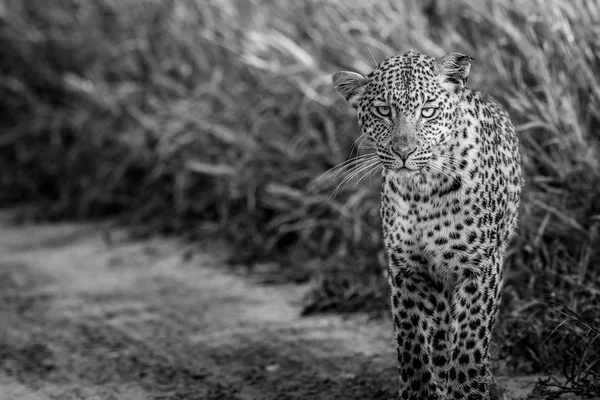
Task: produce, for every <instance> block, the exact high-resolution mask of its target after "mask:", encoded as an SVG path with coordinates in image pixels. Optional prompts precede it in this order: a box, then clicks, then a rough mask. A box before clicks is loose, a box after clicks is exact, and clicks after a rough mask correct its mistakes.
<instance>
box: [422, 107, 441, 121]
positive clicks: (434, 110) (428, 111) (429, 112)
mask: <svg viewBox="0 0 600 400" xmlns="http://www.w3.org/2000/svg"><path fill="white" fill-rule="evenodd" d="M439 110H440V109H439V108H438V107H425V108H423V109H421V116H422V117H423V118H427V119H431V118H434V117H436V116H437V114H438V112H439Z"/></svg>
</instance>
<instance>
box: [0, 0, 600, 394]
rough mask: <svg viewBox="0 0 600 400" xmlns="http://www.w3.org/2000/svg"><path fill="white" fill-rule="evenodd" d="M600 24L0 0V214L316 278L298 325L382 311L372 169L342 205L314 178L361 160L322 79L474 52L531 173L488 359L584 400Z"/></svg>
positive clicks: (372, 7)
mask: <svg viewBox="0 0 600 400" xmlns="http://www.w3.org/2000/svg"><path fill="white" fill-rule="evenodd" d="M598 21H600V6H599V5H598V3H597V2H595V1H592V0H589V1H586V0H575V1H566V0H565V1H559V0H550V1H543V0H534V1H527V0H501V1H492V0H487V1H477V2H475V1H467V0H462V1H443V0H439V1H435V0H428V1H423V2H420V1H416V0H406V1H397V0H381V1H377V2H368V1H358V0H349V1H342V0H319V1H318V0H308V1H302V2H290V1H285V0H272V1H259V0H240V1H233V0H199V1H191V0H190V1H185V0H177V1H159V0H126V1H121V0H97V1H85V0H54V1H52V2H34V1H27V0H26V1H23V0H5V1H4V2H2V3H0V69H1V74H0V113H1V115H2V117H3V118H2V119H1V120H0V124H1V127H0V171H1V174H0V202H1V204H3V205H6V206H8V205H22V204H30V205H31V207H30V208H29V210H30V212H31V213H32V215H33V216H35V217H37V218H44V219H60V218H73V217H75V218H80V219H83V218H96V217H104V216H107V215H118V216H121V218H122V219H123V221H126V222H128V223H133V224H135V225H136V226H138V227H143V229H144V230H145V231H147V232H162V233H176V234H190V235H194V236H197V237H204V236H206V235H209V234H211V235H212V234H220V235H224V236H225V237H226V238H227V239H228V240H229V241H231V242H232V243H234V245H235V246H236V247H235V248H236V249H238V250H239V251H238V252H237V253H236V257H237V260H238V261H244V262H245V263H249V262H252V261H254V260H268V259H277V260H284V262H282V272H281V273H283V274H284V276H287V278H286V279H293V280H306V279H310V280H312V281H313V282H314V290H313V291H312V292H311V293H310V294H309V295H308V297H307V298H306V312H314V311H323V310H342V311H353V310H356V309H365V308H367V309H371V310H374V309H377V310H384V309H385V308H384V307H383V306H382V305H383V304H385V303H386V302H387V292H386V290H387V289H386V282H385V279H384V277H383V276H382V271H383V265H384V263H385V261H384V257H383V255H382V249H381V244H380V228H379V221H378V203H379V201H378V184H379V182H378V177H377V176H372V177H371V176H369V177H365V179H362V180H361V181H360V182H358V178H360V177H361V176H357V177H355V179H348V180H347V181H346V182H343V183H344V184H348V188H347V189H345V190H343V191H340V193H339V194H337V195H336V196H332V193H333V192H334V191H335V190H336V187H337V186H338V185H339V184H340V182H341V181H342V178H341V177H339V176H337V178H336V177H334V178H329V179H320V180H317V178H318V177H319V176H320V175H322V174H323V173H324V172H325V171H327V170H329V169H330V168H332V167H334V166H336V165H338V164H339V163H341V162H344V161H345V160H347V159H348V158H349V157H352V156H355V155H356V154H357V150H356V148H357V147H358V146H354V147H352V144H353V143H355V141H356V140H357V139H358V138H357V136H358V133H357V132H358V129H357V125H356V122H355V116H354V115H353V112H352V110H351V109H349V107H348V106H347V105H346V104H345V103H344V101H343V100H342V99H340V98H339V97H338V96H337V95H336V94H335V93H334V92H333V89H332V88H331V84H330V79H331V74H332V73H333V72H335V71H338V70H340V69H350V70H355V71H358V72H363V73H366V72H368V71H369V70H370V69H371V68H372V67H373V66H374V65H375V61H374V60H378V61H381V60H383V59H384V58H386V57H389V56H391V55H394V54H399V53H403V52H405V51H407V50H409V49H413V50H415V51H420V52H423V53H425V54H428V55H431V56H440V55H443V54H445V53H446V52H449V51H460V52H464V53H468V54H471V55H473V57H474V58H475V59H476V61H475V63H474V65H473V69H472V73H471V77H470V80H469V83H470V86H471V87H474V88H477V89H478V90H482V91H486V92H489V93H491V94H493V95H494V96H495V97H496V98H497V99H498V100H499V101H500V102H501V103H503V104H504V105H505V107H506V108H507V109H508V110H509V112H510V114H511V115H512V117H513V120H514V122H515V126H516V129H517V131H518V134H519V136H520V139H521V143H522V152H523V166H524V169H525V173H526V181H527V184H526V188H525V192H524V196H523V204H522V210H521V217H520V225H519V230H518V235H517V238H516V239H515V241H514V244H513V246H512V247H511V249H510V252H509V254H508V257H507V262H506V264H507V265H506V268H507V272H506V275H505V276H506V288H505V295H504V300H503V301H504V307H503V309H502V312H501V316H500V320H499V323H498V329H497V341H499V342H501V343H503V351H502V353H501V356H502V357H505V358H507V359H508V360H509V362H510V363H511V364H512V365H514V366H515V367H517V368H520V369H521V370H524V369H525V370H528V371H551V370H555V369H556V368H561V367H562V368H563V369H564V372H565V375H566V376H567V377H569V380H568V381H567V382H566V383H565V384H564V385H563V387H562V389H561V390H572V391H577V390H580V391H581V390H583V392H581V393H584V394H585V393H586V392H585V391H586V390H587V391H588V392H589V393H591V392H590V391H592V390H600V389H598V388H597V387H596V389H593V388H592V386H593V385H590V384H589V382H590V381H593V380H594V379H596V380H597V379H600V339H599V337H600V335H599V333H598V332H599V331H598V329H599V328H598V327H599V325H600V309H599V307H598V306H597V304H598V302H599V301H600V273H599V268H598V265H599V263H600V238H599V229H600V75H599V74H598V72H597V71H600V58H599V57H600V56H599V54H600V48H599V47H600V41H599V40H598V29H597V22H598ZM365 147H366V148H363V150H362V151H363V152H364V151H365V150H368V146H365ZM349 164H352V162H350V163H349ZM339 175H341V176H344V174H343V172H341V173H340V174H339ZM346 176H347V175H346ZM340 189H341V188H340ZM582 388H583V389H582ZM594 393H596V394H598V392H594Z"/></svg>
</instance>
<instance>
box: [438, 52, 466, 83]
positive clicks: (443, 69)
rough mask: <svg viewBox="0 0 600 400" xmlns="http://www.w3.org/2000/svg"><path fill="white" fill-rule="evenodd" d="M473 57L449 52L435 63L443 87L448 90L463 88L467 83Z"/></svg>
mask: <svg viewBox="0 0 600 400" xmlns="http://www.w3.org/2000/svg"><path fill="white" fill-rule="evenodd" d="M471 61H474V59H473V57H471V56H467V55H465V54H461V53H449V54H446V55H445V56H443V57H440V58H438V59H436V60H435V61H434V63H433V67H434V69H435V72H437V74H438V76H439V78H440V84H441V85H442V87H444V88H446V89H448V90H456V89H462V88H463V87H465V85H466V84H467V79H468V78H469V71H470V70H471Z"/></svg>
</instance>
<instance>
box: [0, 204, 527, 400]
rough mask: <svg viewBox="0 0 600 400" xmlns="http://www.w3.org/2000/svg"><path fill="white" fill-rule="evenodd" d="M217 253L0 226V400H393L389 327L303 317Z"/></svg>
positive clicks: (514, 386)
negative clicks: (236, 273) (230, 266)
mask: <svg viewBox="0 0 600 400" xmlns="http://www.w3.org/2000/svg"><path fill="white" fill-rule="evenodd" d="M227 251H228V250H225V249H224V248H223V247H214V248H207V249H206V251H202V252H198V251H191V250H190V246H189V245H185V244H182V243H179V242H177V241H175V240H170V239H164V238H156V239H151V240H144V241H132V240H129V239H127V236H126V235H124V234H113V235H112V237H111V239H110V240H107V236H106V235H103V234H102V229H101V227H100V225H68V224H60V225H56V224H55V225H28V226H14V225H11V224H10V223H9V222H8V220H7V219H6V218H5V216H4V217H3V218H0V400H4V399H7V400H12V399H24V400H30V399H31V400H38V399H133V400H137V399H140V400H141V399H215V400H216V399H218V400H227V399H244V400H245V399H257V400H262V399H345V400H351V399H392V398H394V395H395V393H396V382H397V381H396V371H395V360H394V357H395V351H394V345H393V341H392V336H391V328H390V324H389V321H387V320H380V319H375V320H374V319H370V318H369V317H368V316H365V315H352V316H339V315H320V316H316V317H301V316H300V304H299V303H300V299H301V297H302V293H303V291H304V290H306V287H304V286H298V285H269V286H265V285H261V284H258V283H253V282H252V281H251V280H250V279H249V278H248V277H243V276H239V275H235V274H234V273H233V272H232V271H231V269H230V268H228V267H226V266H225V265H224V259H225V258H226V256H227ZM229 251H230V250H229ZM498 380H499V383H500V384H501V385H502V386H504V387H506V388H507V390H508V391H507V397H508V398H523V397H524V396H526V394H527V393H528V392H529V391H530V390H531V389H532V388H533V385H534V383H535V381H536V379H535V378H528V377H525V378H516V377H506V376H504V377H502V376H501V377H499V379H498Z"/></svg>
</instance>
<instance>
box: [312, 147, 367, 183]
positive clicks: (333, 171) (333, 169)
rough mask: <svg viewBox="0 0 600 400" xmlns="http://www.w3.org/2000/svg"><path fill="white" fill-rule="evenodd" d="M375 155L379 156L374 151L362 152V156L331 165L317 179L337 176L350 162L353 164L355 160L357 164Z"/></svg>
mask: <svg viewBox="0 0 600 400" xmlns="http://www.w3.org/2000/svg"><path fill="white" fill-rule="evenodd" d="M375 157H377V155H376V154H372V153H369V154H362V155H360V156H356V157H352V158H350V159H348V160H346V161H343V162H341V163H339V164H337V165H335V166H333V167H331V168H330V169H328V170H327V171H325V172H324V173H323V174H321V176H319V177H318V178H317V179H316V180H317V181H320V180H321V179H325V178H333V177H336V176H337V175H338V174H339V173H340V172H341V171H343V170H344V168H347V167H348V165H349V164H351V163H353V162H354V163H356V164H359V163H361V162H363V161H365V160H370V159H373V158H375Z"/></svg>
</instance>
